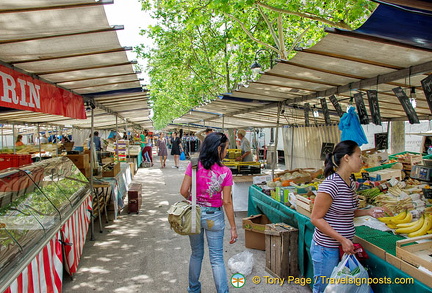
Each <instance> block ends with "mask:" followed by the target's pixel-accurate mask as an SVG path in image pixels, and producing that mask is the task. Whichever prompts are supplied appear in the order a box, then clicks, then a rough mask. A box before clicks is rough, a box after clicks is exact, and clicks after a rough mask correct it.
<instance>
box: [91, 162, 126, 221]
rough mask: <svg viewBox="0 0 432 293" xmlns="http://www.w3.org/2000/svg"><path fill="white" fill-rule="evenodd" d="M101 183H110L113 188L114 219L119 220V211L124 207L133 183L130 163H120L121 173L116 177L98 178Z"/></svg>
mask: <svg viewBox="0 0 432 293" xmlns="http://www.w3.org/2000/svg"><path fill="white" fill-rule="evenodd" d="M98 181H100V182H101V183H105V184H106V183H108V184H110V186H111V188H110V189H111V200H112V202H113V204H114V219H117V215H118V212H119V209H122V208H123V207H124V202H123V199H124V197H125V196H126V193H127V191H128V189H129V184H130V183H131V182H132V173H131V169H130V165H129V164H128V163H124V162H121V163H120V172H119V173H118V174H117V175H116V176H115V177H102V178H98Z"/></svg>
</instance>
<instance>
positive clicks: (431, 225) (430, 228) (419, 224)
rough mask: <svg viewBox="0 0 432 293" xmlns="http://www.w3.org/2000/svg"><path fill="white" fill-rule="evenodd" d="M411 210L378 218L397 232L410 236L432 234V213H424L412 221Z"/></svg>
mask: <svg viewBox="0 0 432 293" xmlns="http://www.w3.org/2000/svg"><path fill="white" fill-rule="evenodd" d="M412 219H413V216H412V213H411V212H410V211H403V212H401V213H399V214H398V215H396V216H392V217H382V218H378V220H380V221H381V222H384V223H386V225H387V226H388V227H389V228H391V229H394V232H395V233H396V234H406V235H407V236H408V237H417V236H422V235H425V234H432V214H430V213H424V214H422V215H421V216H420V218H419V219H418V220H415V221H412Z"/></svg>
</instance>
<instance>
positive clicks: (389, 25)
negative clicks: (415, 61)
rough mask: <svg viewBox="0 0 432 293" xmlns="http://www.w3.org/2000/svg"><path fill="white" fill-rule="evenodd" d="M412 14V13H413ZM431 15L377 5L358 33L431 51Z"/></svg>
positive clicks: (428, 12)
mask: <svg viewBox="0 0 432 293" xmlns="http://www.w3.org/2000/svg"><path fill="white" fill-rule="evenodd" d="M413 12H414V13H413ZM431 28H432V13H431V12H430V11H423V10H419V9H414V8H409V7H403V6H402V7H400V8H397V7H396V6H389V5H379V6H378V8H377V9H376V10H375V11H374V13H373V14H372V15H371V16H370V17H369V19H368V20H367V21H366V22H365V23H364V24H363V25H362V26H361V27H360V28H358V29H357V30H355V31H356V32H358V33H362V34H367V35H371V36H375V37H380V38H384V39H388V40H393V41H397V42H401V43H405V44H410V45H413V46H417V47H423V48H428V49H432V29H431Z"/></svg>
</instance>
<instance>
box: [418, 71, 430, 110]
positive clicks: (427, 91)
mask: <svg viewBox="0 0 432 293" xmlns="http://www.w3.org/2000/svg"><path fill="white" fill-rule="evenodd" d="M421 84H422V87H423V91H424V94H425V96H426V101H427V102H428V105H429V109H430V110H431V112H432V75H429V76H428V77H426V78H425V79H423V80H422V81H421Z"/></svg>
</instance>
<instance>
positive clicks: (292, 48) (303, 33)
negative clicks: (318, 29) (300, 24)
mask: <svg viewBox="0 0 432 293" xmlns="http://www.w3.org/2000/svg"><path fill="white" fill-rule="evenodd" d="M309 29H310V26H309V27H308V28H306V29H305V30H304V31H303V32H302V33H301V34H300V35H299V36H297V38H296V39H295V40H294V42H293V43H292V45H291V47H290V48H289V50H288V52H287V55H286V58H288V57H289V55H290V54H291V51H292V50H294V47H295V46H296V45H297V44H298V42H300V40H301V38H303V36H304V35H305V33H306V32H307V31H308V30H309Z"/></svg>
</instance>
